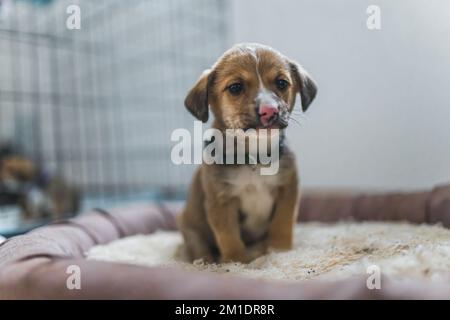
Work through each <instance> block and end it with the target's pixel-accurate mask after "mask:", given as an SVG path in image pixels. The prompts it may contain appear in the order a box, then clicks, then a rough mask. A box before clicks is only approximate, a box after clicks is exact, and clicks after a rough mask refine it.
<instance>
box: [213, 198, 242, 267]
mask: <svg viewBox="0 0 450 320" xmlns="http://www.w3.org/2000/svg"><path fill="white" fill-rule="evenodd" d="M238 209H239V202H238V201H237V200H229V201H227V202H226V203H221V202H219V201H208V202H207V206H206V211H207V217H208V221H209V224H210V225H211V228H212V230H213V232H214V237H215V239H216V242H217V246H218V247H219V251H220V256H221V262H230V261H235V262H248V261H249V260H250V258H249V256H248V255H247V251H246V248H245V244H244V242H243V241H242V238H241V232H240V226H239V214H238V212H239V210H238Z"/></svg>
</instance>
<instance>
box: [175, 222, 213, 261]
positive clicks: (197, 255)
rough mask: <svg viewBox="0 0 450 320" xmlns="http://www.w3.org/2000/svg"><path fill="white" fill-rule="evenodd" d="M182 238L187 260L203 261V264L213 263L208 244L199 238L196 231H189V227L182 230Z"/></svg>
mask: <svg viewBox="0 0 450 320" xmlns="http://www.w3.org/2000/svg"><path fill="white" fill-rule="evenodd" d="M182 234H183V238H184V246H185V250H186V251H187V252H186V253H187V258H188V259H189V260H191V261H195V260H198V259H203V260H204V261H205V262H208V263H212V262H214V256H213V255H212V253H211V248H210V247H209V246H208V242H207V241H206V240H205V239H203V238H202V237H201V235H200V234H199V233H198V230H193V229H190V228H189V227H187V228H183V229H182Z"/></svg>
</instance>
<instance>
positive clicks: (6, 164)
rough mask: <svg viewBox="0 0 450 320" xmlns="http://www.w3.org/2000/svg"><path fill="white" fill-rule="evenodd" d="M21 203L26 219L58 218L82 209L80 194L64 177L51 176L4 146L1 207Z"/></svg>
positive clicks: (0, 152) (0, 151) (0, 149)
mask: <svg viewBox="0 0 450 320" xmlns="http://www.w3.org/2000/svg"><path fill="white" fill-rule="evenodd" d="M2 204H9V205H11V204H17V205H19V206H20V208H21V209H22V211H23V217H24V218H25V219H40V218H51V219H58V218H61V217H63V216H67V215H73V214H75V213H76V212H78V210H79V204H80V194H79V191H78V190H77V189H76V188H75V187H73V186H70V185H69V184H68V183H67V182H66V181H65V180H64V179H63V178H62V177H59V176H50V175H47V174H46V173H45V171H44V169H43V168H39V167H38V166H37V165H36V164H35V163H34V162H33V161H32V160H31V159H29V158H27V157H26V156H24V155H22V154H20V153H19V152H18V151H17V150H16V149H15V148H14V147H12V146H9V145H4V146H0V205H2Z"/></svg>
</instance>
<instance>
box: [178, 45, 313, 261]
mask: <svg viewBox="0 0 450 320" xmlns="http://www.w3.org/2000/svg"><path fill="white" fill-rule="evenodd" d="M297 93H299V94H300V98H301V103H302V109H303V111H306V110H307V109H308V107H309V105H310V104H311V102H312V101H313V100H314V98H315V96H316V93H317V86H316V84H315V82H314V81H313V80H312V79H311V77H310V76H309V75H308V73H307V72H306V71H305V70H304V69H303V68H302V67H301V66H300V65H299V64H297V63H296V62H294V61H292V60H290V59H288V58H287V57H285V56H284V55H282V54H281V53H279V52H277V51H276V50H274V49H272V48H270V47H267V46H263V45H259V44H240V45H236V46H235V47H233V48H231V49H230V50H228V51H227V52H225V53H224V55H223V56H222V57H221V58H220V59H219V60H218V61H217V62H216V63H215V64H214V66H213V67H212V68H211V69H210V70H207V71H205V72H204V73H203V74H202V76H201V77H200V79H199V80H198V81H197V83H196V84H195V85H194V87H193V88H192V89H191V91H190V92H189V93H188V95H187V97H186V100H185V106H186V108H187V109H188V110H189V111H190V112H191V113H192V114H193V115H194V116H195V117H196V118H197V119H199V120H201V121H203V122H207V121H208V118H209V113H210V111H211V112H212V114H213V115H214V121H213V124H212V127H213V128H215V129H218V130H220V131H221V132H223V133H224V134H225V131H226V130H227V129H243V130H248V129H255V130H260V129H268V130H269V131H270V130H271V129H279V130H280V135H279V136H280V139H279V141H278V143H279V150H280V157H279V170H278V173H277V174H275V175H261V173H260V170H257V169H258V168H259V167H261V166H263V165H262V164H261V163H257V164H241V165H239V164H231V165H229V164H217V163H214V164H205V163H203V164H202V165H201V166H200V168H199V169H198V171H197V172H196V174H195V177H194V179H193V182H192V186H191V188H190V192H189V195H188V200H187V204H186V207H185V209H184V211H183V212H182V214H181V215H180V216H178V218H177V222H178V226H179V229H180V230H181V232H182V234H183V238H184V249H185V250H184V251H185V254H187V256H188V258H189V259H190V260H191V261H193V260H197V259H204V260H205V261H207V262H215V261H218V262H230V261H235V262H249V261H251V260H253V259H254V258H256V257H258V256H260V255H262V254H264V253H265V252H266V251H267V249H269V248H271V249H275V250H289V249H291V248H292V243H293V227H294V224H295V221H296V217H297V216H296V215H297V205H298V202H299V186H298V177H297V176H298V175H297V169H296V161H295V158H294V155H293V154H292V153H291V152H290V151H289V150H288V149H287V147H286V146H284V144H283V143H282V142H283V138H284V131H285V130H284V129H285V128H286V127H287V126H288V122H289V118H290V114H291V112H292V110H293V108H294V105H295V101H296V95H297ZM257 137H258V135H257ZM246 150H247V149H246Z"/></svg>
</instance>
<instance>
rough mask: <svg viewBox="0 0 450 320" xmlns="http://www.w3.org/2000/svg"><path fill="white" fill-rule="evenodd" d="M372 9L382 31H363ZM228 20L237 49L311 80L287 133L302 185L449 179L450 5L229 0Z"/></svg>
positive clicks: (423, 184)
mask: <svg viewBox="0 0 450 320" xmlns="http://www.w3.org/2000/svg"><path fill="white" fill-rule="evenodd" d="M370 4H376V5H379V6H380V7H381V17H382V30H379V31H370V30H368V29H367V28H366V17H367V15H366V8H367V7H368V6H369V5H370ZM233 17H234V21H233V27H234V31H233V34H234V39H233V40H234V42H247V41H252V42H261V43H265V44H268V45H271V46H273V47H275V48H277V49H279V50H280V51H282V52H283V53H285V54H286V55H288V56H290V57H292V58H295V59H297V60H298V61H299V62H300V63H302V64H303V65H304V66H305V68H306V69H307V70H309V71H310V73H311V74H312V75H313V77H314V78H315V79H316V81H317V82H318V85H319V94H318V98H317V100H316V101H315V102H314V103H313V105H312V107H311V109H310V110H309V111H308V113H307V116H306V119H304V120H302V121H301V122H302V123H303V124H302V126H301V127H300V126H299V125H297V124H295V123H292V124H291V128H290V131H289V138H290V143H291V145H292V146H293V147H294V149H295V150H296V152H297V155H298V158H299V163H300V167H301V171H302V173H301V176H302V180H303V185H304V186H305V187H325V188H328V187H348V188H363V189H377V190H386V189H398V188H400V189H406V190H410V189H420V188H427V187H431V186H433V185H435V184H438V183H443V182H448V181H450V125H449V123H450V87H449V84H450V2H448V1H446V0H427V1H425V0H422V1H419V0H402V1H400V0H397V1H388V0H372V1H365V0H345V1H344V0H341V1H334V0H311V1H305V0H303V1H297V0H281V1H273V0H246V1H238V0H234V1H233ZM298 110H299V109H298Z"/></svg>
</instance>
